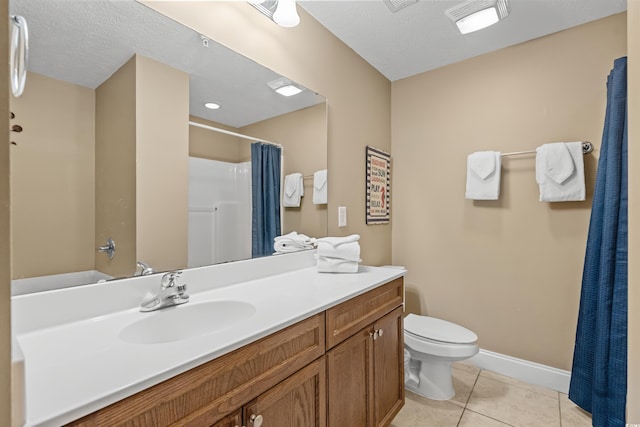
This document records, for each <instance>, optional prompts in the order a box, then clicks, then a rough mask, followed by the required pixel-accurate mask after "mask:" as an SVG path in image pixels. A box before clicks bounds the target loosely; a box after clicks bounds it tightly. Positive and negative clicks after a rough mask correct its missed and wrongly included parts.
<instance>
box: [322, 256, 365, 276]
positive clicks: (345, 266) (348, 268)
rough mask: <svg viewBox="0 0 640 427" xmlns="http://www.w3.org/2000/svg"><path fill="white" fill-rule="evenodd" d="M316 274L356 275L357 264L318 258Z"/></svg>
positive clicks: (335, 259)
mask: <svg viewBox="0 0 640 427" xmlns="http://www.w3.org/2000/svg"><path fill="white" fill-rule="evenodd" d="M317 258H318V265H317V268H318V273H357V272H358V262H356V261H348V260H344V259H339V258H329V257H324V256H318V257H317Z"/></svg>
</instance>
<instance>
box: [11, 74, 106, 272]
mask: <svg viewBox="0 0 640 427" xmlns="http://www.w3.org/2000/svg"><path fill="white" fill-rule="evenodd" d="M27 81H28V82H29V84H28V85H26V87H25V91H24V93H23V94H22V96H21V97H19V98H14V97H11V101H10V107H11V111H13V112H14V113H15V114H16V118H15V119H14V120H13V122H12V123H17V124H20V125H21V126H22V127H23V129H24V130H23V132H22V133H13V134H12V136H11V138H12V141H15V142H16V144H17V145H12V146H11V170H12V177H11V194H12V197H11V209H12V217H13V223H12V233H13V247H12V255H13V270H12V274H13V278H14V279H20V278H25V277H34V276H44V275H49V274H59V273H67V272H70V271H84V270H93V268H94V257H93V254H94V220H93V217H94V162H93V159H94V145H95V144H94V132H95V127H94V105H95V97H94V91H93V90H91V89H88V88H85V87H82V86H77V85H73V84H70V83H66V82H63V81H60V80H54V79H51V78H49V77H45V76H42V75H40V74H34V73H28V75H27ZM61 249H63V250H61ZM34 260H37V262H34Z"/></svg>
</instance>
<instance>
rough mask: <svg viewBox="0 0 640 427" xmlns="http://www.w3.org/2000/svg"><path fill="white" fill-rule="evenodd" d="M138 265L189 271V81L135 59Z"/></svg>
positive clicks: (176, 72) (161, 66)
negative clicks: (186, 268)
mask: <svg viewBox="0 0 640 427" xmlns="http://www.w3.org/2000/svg"><path fill="white" fill-rule="evenodd" d="M136 59H137V62H136V115H135V117H136V156H135V159H136V235H137V239H136V240H137V251H136V252H137V260H140V261H144V262H146V263H148V264H149V265H151V266H152V267H153V268H154V269H155V270H156V271H166V270H172V269H178V268H185V267H186V266H187V215H188V194H187V191H186V189H187V188H188V185H189V175H188V166H189V163H188V156H189V124H188V121H189V75H188V74H186V73H184V72H182V71H179V70H176V69H174V68H171V67H169V66H167V65H164V64H162V63H160V62H156V61H153V60H151V59H148V58H145V57H143V56H140V55H137V56H136Z"/></svg>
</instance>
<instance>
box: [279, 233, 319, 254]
mask: <svg viewBox="0 0 640 427" xmlns="http://www.w3.org/2000/svg"><path fill="white" fill-rule="evenodd" d="M315 242H316V239H315V238H313V237H309V236H306V235H304V234H298V233H297V232H295V231H292V232H291V233H289V234H284V235H282V236H278V237H276V238H275V239H273V249H274V250H275V251H276V253H289V252H298V251H304V250H307V249H313V248H314V247H315Z"/></svg>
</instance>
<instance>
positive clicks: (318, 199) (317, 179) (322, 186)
mask: <svg viewBox="0 0 640 427" xmlns="http://www.w3.org/2000/svg"><path fill="white" fill-rule="evenodd" d="M326 203H327V170H326V169H323V170H319V171H316V172H314V173H313V204H314V205H324V204H326Z"/></svg>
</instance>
